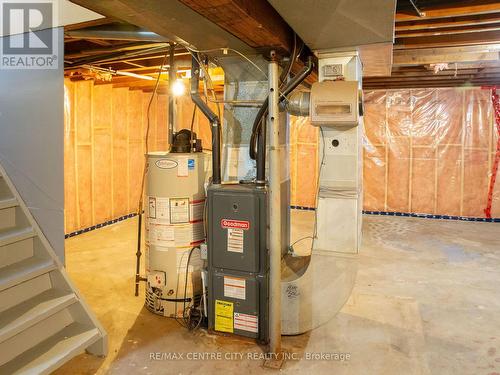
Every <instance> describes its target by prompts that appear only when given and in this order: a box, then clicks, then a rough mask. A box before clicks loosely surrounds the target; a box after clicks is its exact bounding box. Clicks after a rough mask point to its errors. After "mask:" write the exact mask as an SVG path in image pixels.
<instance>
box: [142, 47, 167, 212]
mask: <svg viewBox="0 0 500 375" xmlns="http://www.w3.org/2000/svg"><path fill="white" fill-rule="evenodd" d="M167 58H168V52H167V53H166V54H165V56H164V57H163V61H162V64H161V65H160V67H159V68H158V76H157V77H156V82H155V86H154V89H153V92H152V93H151V97H150V98H149V103H148V109H147V125H146V153H145V155H144V168H143V171H142V181H141V194H140V198H139V207H138V211H139V213H141V212H142V204H143V199H144V194H143V192H144V184H145V182H146V172H147V165H148V156H147V155H148V152H149V129H150V125H151V120H150V115H151V114H150V112H151V105H152V104H153V99H154V98H155V96H156V93H157V92H158V86H159V85H160V78H161V73H162V67H163V66H165V64H166V62H167Z"/></svg>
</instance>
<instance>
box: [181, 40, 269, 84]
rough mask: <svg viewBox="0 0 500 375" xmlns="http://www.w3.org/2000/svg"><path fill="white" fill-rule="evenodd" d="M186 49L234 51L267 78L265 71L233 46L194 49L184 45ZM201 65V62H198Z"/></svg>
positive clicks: (196, 51)
mask: <svg viewBox="0 0 500 375" xmlns="http://www.w3.org/2000/svg"><path fill="white" fill-rule="evenodd" d="M186 49H187V50H188V51H191V52H195V53H210V52H220V51H223V52H225V54H227V52H228V51H231V52H234V53H236V54H237V55H239V56H240V57H242V58H244V59H245V60H247V61H248V62H249V63H250V64H251V65H252V66H253V67H254V68H255V69H257V70H258V71H259V72H261V73H262V75H263V76H264V77H265V78H266V80H267V79H268V76H267V74H266V72H264V71H263V70H262V69H261V68H260V67H259V66H258V65H257V64H256V63H254V62H253V61H252V60H251V59H250V58H249V57H248V56H246V55H245V54H243V53H241V52H240V51H238V50H235V49H233V48H222V47H221V48H212V49H206V50H197V49H194V48H191V47H186ZM200 65H201V64H200Z"/></svg>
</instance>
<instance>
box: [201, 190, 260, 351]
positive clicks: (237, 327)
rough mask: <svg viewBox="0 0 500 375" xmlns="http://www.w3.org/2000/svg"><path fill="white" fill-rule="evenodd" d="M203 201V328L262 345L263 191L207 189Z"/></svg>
mask: <svg viewBox="0 0 500 375" xmlns="http://www.w3.org/2000/svg"><path fill="white" fill-rule="evenodd" d="M207 199H208V220H207V221H208V232H207V241H208V301H209V306H208V322H209V323H208V324H209V329H212V330H214V331H218V332H226V333H233V334H237V335H241V336H246V337H251V338H255V339H257V340H259V341H261V342H267V341H268V337H269V311H268V310H269V252H268V248H267V215H268V213H267V203H266V202H267V190H266V189H262V188H258V187H256V186H255V185H253V184H234V185H213V186H210V187H209V188H208V194H207Z"/></svg>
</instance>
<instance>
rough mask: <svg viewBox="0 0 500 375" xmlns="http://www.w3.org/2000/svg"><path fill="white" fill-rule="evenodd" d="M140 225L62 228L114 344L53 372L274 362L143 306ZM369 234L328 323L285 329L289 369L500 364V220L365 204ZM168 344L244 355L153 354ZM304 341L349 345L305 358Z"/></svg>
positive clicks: (459, 369)
mask: <svg viewBox="0 0 500 375" xmlns="http://www.w3.org/2000/svg"><path fill="white" fill-rule="evenodd" d="M293 219H294V232H293V234H294V236H293V237H295V238H300V237H301V236H303V235H307V234H310V230H311V224H312V222H313V215H312V214H311V213H310V212H295V213H294V218H293ZM135 225H136V221H135V219H131V220H127V221H125V222H122V223H119V224H115V225H113V226H110V227H106V228H103V229H100V230H97V231H94V232H91V233H87V234H84V235H81V236H78V237H75V238H72V239H69V240H67V242H66V259H67V269H68V271H69V274H70V276H71V277H72V279H73V280H74V281H75V283H76V285H77V286H78V287H79V288H80V291H81V292H82V293H83V295H84V296H85V297H86V299H87V301H88V303H89V304H90V306H91V307H92V308H93V309H94V311H95V313H96V315H97V317H98V318H99V319H100V321H101V322H102V324H103V325H104V327H105V329H106V330H107V332H108V335H109V355H108V356H107V357H106V358H105V359H102V358H96V357H93V356H90V355H87V354H82V355H80V356H78V357H76V358H75V359H73V360H72V361H71V362H69V363H68V364H66V365H65V366H63V367H62V368H61V369H59V370H58V371H57V372H56V374H94V373H99V374H195V373H196V374H222V373H234V372H235V371H238V372H239V373H245V374H246V375H247V374H260V373H276V371H275V370H270V369H264V368H262V363H263V361H262V360H261V359H259V358H258V357H259V354H262V353H263V349H262V348H260V347H259V346H257V345H255V344H254V343H252V342H249V341H242V340H238V339H235V338H227V337H221V336H214V335H209V334H207V333H206V332H205V331H203V330H200V331H197V332H194V333H191V332H188V331H186V330H185V329H184V328H182V327H180V326H179V325H178V324H177V323H176V322H175V321H173V320H171V319H167V318H162V317H159V316H156V315H153V314H151V313H149V312H148V311H147V310H146V309H145V308H144V307H143V301H144V295H143V293H142V295H141V296H140V297H138V298H136V297H134V295H133V293H134V282H133V280H134V273H135V271H134V270H135V255H134V254H135V247H134V245H135V228H136V227H135ZM363 241H364V242H363V248H362V252H361V254H360V256H359V271H358V277H357V282H356V285H355V287H354V291H353V294H352V296H351V299H350V300H349V302H348V303H347V305H346V306H345V307H344V308H343V309H342V311H341V312H340V313H339V314H337V316H336V317H334V318H333V319H332V320H331V321H330V322H329V323H327V324H326V325H324V326H323V327H321V328H319V329H316V330H314V331H312V332H309V333H307V334H304V335H301V336H294V337H284V338H283V345H284V347H285V349H287V350H288V351H289V352H290V353H296V354H297V355H298V357H301V358H302V359H295V360H289V361H287V362H286V363H285V364H284V366H283V369H282V371H283V372H285V373H287V374H332V373H335V374H454V375H456V374H486V375H500V287H499V286H500V225H499V224H490V223H469V222H454V221H439V220H426V219H413V218H401V217H398V218H395V217H376V216H366V217H365V219H364V240H363ZM298 246H301V247H302V250H304V249H307V246H309V244H308V241H304V242H302V243H300V244H299V245H298ZM141 289H143V288H141ZM171 352H174V353H188V352H196V353H221V354H220V355H222V358H225V357H226V356H228V355H232V354H231V353H244V358H245V359H244V360H239V359H237V357H236V356H237V354H234V356H235V358H234V359H233V360H218V359H213V360H191V361H189V360H186V359H179V360H173V359H171V360H165V359H164V358H163V359H161V358H160V359H159V360H152V359H151V353H160V355H161V353H171ZM307 353H346V354H348V356H349V357H348V359H346V360H340V359H339V360H326V359H323V360H307V359H305V357H306V356H307V355H308V354H307ZM248 354H250V355H252V356H256V357H257V359H248V358H247V355H248ZM185 355H187V354H185Z"/></svg>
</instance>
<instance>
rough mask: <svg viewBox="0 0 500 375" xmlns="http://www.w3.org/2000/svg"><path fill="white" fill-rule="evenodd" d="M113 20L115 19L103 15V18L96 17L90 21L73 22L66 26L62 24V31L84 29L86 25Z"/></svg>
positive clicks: (99, 24)
mask: <svg viewBox="0 0 500 375" xmlns="http://www.w3.org/2000/svg"><path fill="white" fill-rule="evenodd" d="M113 22H116V20H115V19H113V18H112V17H103V18H98V19H96V20H92V21H86V22H80V23H74V24H72V25H66V26H64V31H73V30H80V29H85V28H87V27H94V26H101V25H108V24H110V23H113Z"/></svg>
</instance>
